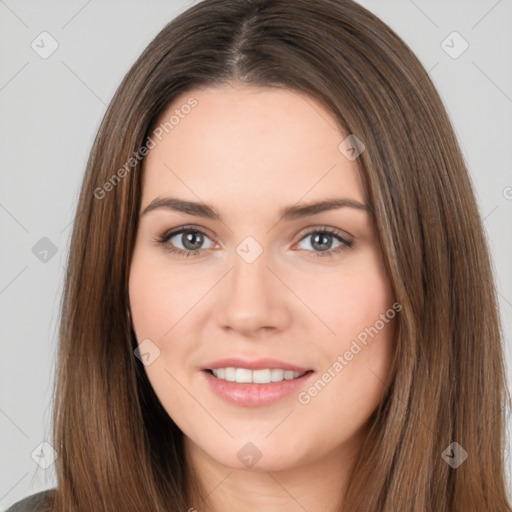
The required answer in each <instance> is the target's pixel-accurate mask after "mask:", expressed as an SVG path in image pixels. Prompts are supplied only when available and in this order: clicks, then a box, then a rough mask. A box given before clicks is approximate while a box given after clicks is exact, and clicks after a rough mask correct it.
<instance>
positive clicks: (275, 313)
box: [216, 251, 291, 337]
mask: <svg viewBox="0 0 512 512" xmlns="http://www.w3.org/2000/svg"><path fill="white" fill-rule="evenodd" d="M269 267H270V268H269ZM272 267H273V265H272V262H271V259H270V258H268V257H267V253H266V252H265V251H263V253H262V254H261V255H260V256H259V257H258V258H256V259H255V260H254V261H252V262H248V260H245V259H244V258H243V257H241V256H240V255H239V254H238V253H236V254H234V257H233V259H232V269H231V271H230V272H229V273H228V275H227V276H226V277H225V279H224V284H223V286H222V293H221V294H220V296H219V297H218V302H217V304H216V306H217V307H216V311H217V321H218V325H219V326H220V327H222V328H223V329H230V330H233V331H236V332H238V333H240V334H242V335H244V336H249V337H255V336H261V335H262V334H268V333H269V332H271V331H281V330H285V329H286V328H287V327H288V325H289V323H290V311H291V310H290V304H289V301H290V295H291V293H290V292H289V290H288V288H287V287H286V286H285V285H284V284H283V282H282V281H281V280H280V279H278V278H277V277H276V270H275V269H274V268H272Z"/></svg>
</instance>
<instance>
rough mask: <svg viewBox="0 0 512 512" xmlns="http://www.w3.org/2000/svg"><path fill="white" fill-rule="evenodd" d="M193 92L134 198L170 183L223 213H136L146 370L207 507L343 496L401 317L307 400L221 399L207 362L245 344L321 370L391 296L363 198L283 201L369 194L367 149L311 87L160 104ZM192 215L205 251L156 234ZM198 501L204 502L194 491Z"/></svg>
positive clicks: (301, 504) (135, 310) (243, 89)
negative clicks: (250, 256) (363, 159)
mask: <svg viewBox="0 0 512 512" xmlns="http://www.w3.org/2000/svg"><path fill="white" fill-rule="evenodd" d="M190 97H193V98H195V99H196V100H197V102H198V104H197V106H196V107H195V108H193V109H192V110H191V111H190V113H189V114H188V115H186V116H184V118H183V119H180V122H179V124H177V125H176V126H174V128H173V129H172V131H169V133H168V134H166V135H165V134H164V137H163V138H162V140H161V141H158V139H155V142H157V144H156V146H155V147H154V148H153V149H151V151H150V152H149V153H148V155H147V157H146V159H145V161H144V168H143V194H142V206H141V210H140V211H141V212H142V211H143V210H144V209H145V207H146V206H147V205H148V204H149V203H150V202H151V201H152V200H153V199H155V198H156V197H160V198H161V197H165V196H173V197H177V198H180V199H185V200H190V201H198V202H200V201H203V202H205V203H208V204H211V205H213V206H214V207H215V209H216V210H218V211H219V213H220V214H221V215H222V217H223V221H224V222H220V221H218V220H213V219H207V218H203V217H197V216H193V215H189V214H185V213H179V212H175V211H171V210H168V209H164V208H161V209H155V210H153V211H151V212H149V213H146V214H145V215H142V216H141V218H140V222H139V226H138V232H137V240H136V245H135V249H134V253H133V259H132V263H131V268H130V281H129V295H130V308H131V315H132V321H133V326H134V330H135V333H136V336H137V339H138V342H139V343H141V342H142V340H144V339H146V338H149V339H150V340H151V342H152V343H154V345H155V346H157V347H158V349H159V350H160V354H159V355H158V357H156V359H155V360H154V361H153V362H152V363H151V364H149V365H147V366H145V370H146V372H147V375H148V378H149V380H150V382H151V384H152V386H153V388H154V390H155V392H156V394H157V396H158V397H159V399H160V401H161V403H162V404H163V406H164V408H165V409H166V411H167V412H168V414H169V416H170V417H172V419H173V420H174V421H175V423H176V424H177V425H178V426H179V427H180V429H181V430H182V431H183V432H184V434H185V450H186V455H187V457H188V459H189V460H190V461H191V464H192V467H193V468H194V469H195V471H196V472H197V474H198V476H199V479H200V482H201V483H202V484H203V485H204V488H205V490H206V491H207V493H211V494H209V497H208V501H207V503H208V505H210V507H211V510H214V511H219V512H220V511H223V510H237V511H249V510H251V511H253V510H265V511H266V512H272V511H278V510H279V511H282V510H287V511H290V512H293V511H303V510H304V509H306V510H308V511H311V512H312V511H320V510H321V511H322V512H326V511H334V510H336V501H337V498H342V496H343V495H344V493H345V490H346V482H347V479H348V475H349V472H350V470H351V469H352V467H353V464H354V462H355V458H356V457H357V454H358V452H359V450H360V448H361V444H362V443H363V442H364V439H365V436H366V434H367V425H366V423H365V422H366V421H367V420H368V418H369V416H370V415H371V413H372V412H373V411H374V410H375V408H376V407H377V405H378V403H379V402H380V400H381V398H382V392H383V382H384V381H385V379H386V377H387V375H388V372H389V371H390V367H391V363H392V356H393V351H394V320H392V321H389V322H388V323H386V324H385V326H384V328H383V329H381V330H380V331H379V333H378V335H376V336H375V337H374V338H373V339H371V341H370V342H369V343H368V344H367V345H366V346H364V348H362V350H361V351H360V352H358V353H357V355H355V356H354V357H353V359H352V360H350V361H348V364H347V365H346V366H344V368H343V370H342V371H340V372H338V373H337V374H336V376H335V377H334V378H332V379H331V382H329V383H328V384H327V385H326V386H325V387H324V389H323V390H322V391H321V392H319V393H318V394H317V395H316V396H314V397H312V398H311V400H310V402H309V403H308V404H301V403H299V401H298V398H297V393H292V394H291V395H289V396H287V397H285V398H283V399H281V400H279V401H278V402H276V403H273V404H271V405H269V406H265V407H256V408H248V407H241V406H236V405H233V404H230V403H227V402H225V401H223V400H222V399H221V398H219V397H217V396H216V395H215V394H213V393H212V391H211V390H210V389H209V387H208V386H207V385H206V382H205V379H204V375H202V374H201V371H200V367H201V366H202V365H204V364H206V363H208V362H211V361H214V360H217V359H220V358H224V357H231V356H235V355H238V356H242V357H245V358H247V359H257V358H260V357H272V358H276V359H280V360H284V361H288V362H290V363H295V364H298V365H300V366H303V367H307V368H311V369H314V371H315V372H316V376H315V377H316V378H319V377H321V375H322V374H323V372H325V371H327V369H328V368H329V367H332V366H333V363H335V361H336V360H337V357H338V356H339V355H343V354H344V353H345V352H346V351H347V350H348V349H349V348H350V346H351V342H352V341H353V340H354V339H355V338H356V336H357V335H358V334H359V333H360V332H361V331H363V330H364V329H365V327H369V326H373V325H374V324H375V322H376V321H377V320H378V319H379V315H381V314H384V313H385V312H386V311H387V310H389V309H390V308H391V306H392V304H393V302H394V298H393V294H392V291H391V287H390V283H389V280H388V277H387V274H386V271H385V267H384V264H383V259H382V254H381V249H380V246H379V243H378V238H377V233H376V232H375V229H374V226H373V224H372V222H371V216H370V214H369V213H368V212H367V211H364V210H358V209H355V208H350V207H344V208H340V209H336V210H330V211H325V212H322V213H317V214H315V215H313V216H310V217H305V218H301V219H296V220H292V221H284V220H280V217H279V211H280V209H281V208H283V207H285V206H289V205H294V204H297V203H299V204H305V203H307V202H310V201H317V200H322V199H327V198H333V197H344V198H349V199H353V200H356V201H359V202H361V203H364V202H365V198H364V190H363V186H362V182H361V179H360V175H359V170H358V165H357V160H355V161H350V160H349V159H347V158H346V157H345V155H344V154H342V152H341V151H340V150H339V149H338V146H339V144H340V142H341V141H343V140H344V139H345V137H346V136H347V134H345V133H343V132H342V131H340V129H339V128H338V126H337V123H336V121H335V119H334V117H333V116H332V115H331V114H330V112H329V111H327V110H326V109H325V108H324V107H323V106H322V105H321V104H319V103H317V102H316V101H315V100H314V99H312V98H310V97H308V96H305V95H302V94H299V93H296V92H292V91H290V90H285V89H270V88H255V87H248V86H243V85H239V84H237V85H234V84H229V85H223V86H220V87H216V88H206V89H201V90H199V89H198V90H194V91H190V92H188V93H185V94H183V95H182V96H180V97H178V98H176V99H175V101H174V102H173V103H172V105H170V106H169V108H168V109H167V111H166V112H165V113H164V114H163V115H162V116H161V119H162V120H164V119H168V118H169V117H170V115H171V114H172V112H173V111H174V110H175V109H176V108H180V106H181V105H183V104H185V103H186V101H187V100H188V99H189V98H190ZM190 224H191V225H193V229H198V230H200V231H201V232H203V233H204V234H205V237H204V240H203V244H202V245H200V247H201V248H203V252H202V255H199V256H195V257H193V256H190V257H184V256H181V255H177V254H172V253H169V252H167V251H166V250H165V248H164V247H163V246H161V245H157V244H155V243H154V239H156V238H158V237H159V236H161V235H163V234H164V233H165V232H166V231H168V230H170V229H172V228H179V227H180V226H184V225H190ZM323 227H330V228H334V229H336V230H338V231H339V233H340V234H341V236H344V237H345V238H348V239H349V240H351V241H353V246H352V247H350V248H349V247H345V248H344V249H343V251H341V252H338V253H337V254H334V255H333V257H321V256H317V254H318V253H320V252H321V248H320V249H319V248H318V243H320V244H321V243H322V242H321V241H320V242H318V243H317V244H315V243H314V236H315V233H313V234H311V231H313V230H314V229H316V228H318V229H317V231H320V232H322V231H321V229H322V228H323ZM307 234H309V236H306V235H307ZM327 235H328V236H329V234H327ZM247 236H251V237H253V238H254V239H255V240H256V241H257V242H258V244H259V245H260V246H261V248H262V249H263V252H262V253H261V255H260V256H259V257H258V258H257V259H256V260H255V261H254V262H252V263H247V261H245V260H244V259H243V258H242V257H241V256H240V255H239V254H238V253H237V252H236V248H237V247H238V246H239V244H240V243H241V242H242V241H243V240H244V239H245V238H246V237H247ZM184 238H185V237H184V235H183V234H180V235H175V236H173V238H172V239H171V240H172V242H171V241H168V242H167V245H172V244H174V246H176V247H178V248H181V249H182V250H186V247H188V248H189V249H188V250H189V252H190V245H189V246H187V245H185V244H186V240H184ZM328 242H329V240H328ZM330 243H331V248H330V249H329V250H330V251H331V252H332V251H334V250H336V249H337V248H338V247H339V246H340V245H341V242H340V241H339V239H337V238H336V236H333V237H332V239H330ZM230 269H231V271H230ZM228 271H229V272H228ZM316 378H315V379H312V380H310V381H309V383H310V384H309V385H308V386H305V388H306V389H307V388H309V387H310V386H311V384H312V383H313V382H314V381H315V380H316ZM248 442H251V443H253V444H254V445H255V446H256V447H257V448H258V450H259V451H260V452H261V454H262V457H261V459H260V460H259V461H258V462H257V463H256V464H255V465H254V466H253V467H252V468H248V467H247V466H246V465H244V463H243V462H242V461H241V460H240V459H239V458H238V457H237V453H238V452H239V450H240V449H241V448H242V447H243V446H244V445H245V444H246V443H248ZM190 506H191V507H196V508H197V509H198V510H205V509H206V503H201V502H200V501H199V500H198V501H197V502H194V503H191V504H190Z"/></svg>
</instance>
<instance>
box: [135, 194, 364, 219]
mask: <svg viewBox="0 0 512 512" xmlns="http://www.w3.org/2000/svg"><path fill="white" fill-rule="evenodd" d="M344 207H348V208H355V209H357V210H363V211H367V212H370V211H371V209H370V207H369V206H368V205H366V204H363V203H360V202H358V201H355V200H354V199H346V198H333V199H325V200H323V201H317V202H313V203H307V204H303V205H292V206H287V207H285V208H283V209H281V211H280V218H282V220H296V219H300V218H302V217H309V216H311V215H316V214H318V213H322V212H325V211H328V210H337V209H339V208H344ZM158 209H165V210H171V211H176V212H182V213H188V214H189V215H195V216H197V217H205V218H208V219H213V220H218V221H221V222H223V220H222V217H221V215H220V214H219V213H218V212H217V210H215V208H214V207H213V206H210V205H208V204H206V203H197V202H194V201H185V200H183V199H177V198H175V197H157V198H155V199H153V201H151V203H150V204H149V205H148V206H146V208H144V210H143V211H142V213H141V214H140V216H141V217H142V216H143V215H146V214H147V213H149V212H152V211H154V210H158Z"/></svg>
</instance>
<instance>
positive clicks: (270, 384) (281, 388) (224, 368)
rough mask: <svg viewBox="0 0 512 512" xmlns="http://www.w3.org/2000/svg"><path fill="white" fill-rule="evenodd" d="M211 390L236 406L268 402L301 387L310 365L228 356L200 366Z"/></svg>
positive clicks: (306, 382) (308, 378)
mask: <svg viewBox="0 0 512 512" xmlns="http://www.w3.org/2000/svg"><path fill="white" fill-rule="evenodd" d="M201 373H202V374H203V375H204V377H205V380H206V383H207V385H208V388H209V389H210V391H212V392H213V393H214V394H215V395H216V396H217V397H219V398H221V399H222V400H224V401H225V402H227V403H229V404H231V405H236V406H238V407H264V406H268V405H271V404H273V403H275V402H277V401H279V400H281V399H283V398H285V397H290V395H292V394H293V393H294V392H299V391H300V389H301V388H304V387H305V386H306V385H307V384H308V381H309V380H310V378H311V376H312V375H313V374H314V373H315V371H314V370H313V369H308V368H304V367H301V366H297V365H292V364H289V363H285V362H284V361H278V360H276V359H259V360H257V361H248V360H243V359H240V358H228V359H222V360H220V361H216V362H212V363H209V364H208V365H205V366H204V367H202V368H201Z"/></svg>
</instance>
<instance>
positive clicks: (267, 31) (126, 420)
mask: <svg viewBox="0 0 512 512" xmlns="http://www.w3.org/2000/svg"><path fill="white" fill-rule="evenodd" d="M231 81H239V82H243V83H245V84H251V85H256V86H265V87H284V88H288V89H291V90H296V91H299V92H303V93H304V92H305V93H307V94H308V95H310V96H311V97H313V98H315V99H317V100H318V101H320V102H322V104H323V105H325V106H326V107H327V108H328V109H329V110H330V111H331V112H332V113H333V115H334V116H335V118H336V119H337V120H338V122H339V126H340V129H342V130H343V131H344V132H346V133H350V134H355V135H356V136H357V138H358V139H360V140H361V141H363V143H364V144H365V146H366V151H364V152H363V153H362V154H361V155H360V157H359V158H358V160H357V162H358V165H359V168H360V172H361V176H362V179H363V184H364V187H365V192H366V196H367V201H368V203H369V204H370V205H371V208H372V212H373V221H374V223H375V226H376V229H377V232H378V236H379V239H380V243H381V247H382V252H383V257H384V260H385V263H386V266H387V270H388V273H389V276H390V279H391V283H392V286H393V290H394V293H395V296H396V299H397V301H398V302H399V303H400V304H401V305H402V310H401V313H400V315H399V316H398V317H397V330H396V353H395V358H394V363H393V367H392V371H391V374H390V376H389V379H388V380H387V381H386V382H383V386H385V392H384V395H383V400H382V402H381V404H380V405H379V407H378V408H377V409H376V410H375V412H374V413H373V414H372V417H371V418H370V420H371V428H370V430H369V434H368V439H367V442H366V443H365V444H364V446H363V448H362V452H361V454H360V458H359V459H358V463H357V464H356V466H355V468H354V471H353V474H352V476H351V481H350V483H349V485H348V494H347V496H346V497H345V501H344V503H343V504H341V503H340V504H339V505H340V506H339V509H340V510H342V509H343V510H346V511H350V512H368V511H369V510H371V511H372V512H384V511H386V512H388V511H393V512H406V511H407V512H410V511H412V510H414V511H415V512H431V511H436V512H462V511H464V512H467V511H468V510H478V511H484V510H492V511H493V512H510V511H511V507H510V503H509V502H508V500H507V496H506V488H505V487H506V480H505V473H504V461H503V457H504V447H505V420H506V409H507V407H508V405H509V400H510V397H509V392H508V389H507V387H506V378H505V371H504V361H503V349H502V345H501V343H502V339H503V334H502V331H501V326H500V324H499V316H498V308H497V298H496V291H495V285H494V281H493V275H492V268H491V265H490V259H489V254H488V249H487V246H486V239H485V236H484V231H483V228H482V221H481V219H480V216H479V212H478V210H477V206H476V202H475V197H474V193H473V190H472V186H471V182H470V179H469V177H468V172H467V169H466V165H465V162H464V159H463V156H462V154H461V151H460V148H459V145H458V142H457V140H456V137H455V135H454V132H453V129H452V126H451V123H450V121H449V119H448V117H447V114H446V111H445V109H444V106H443V104H442V101H441V99H440V97H439V95H438V93H437V92H436V90H435V87H434V86H433V84H432V82H431V80H430V78H429V76H428V74H427V72H426V71H425V70H424V68H423V67H422V65H421V64H420V62H419V61H418V59H417V58H416V57H415V55H414V54H413V53H412V52H411V50H410V49H409V48H408V46H407V45H406V44H405V43H404V42H403V41H402V40H401V39H400V38H399V37H398V36H397V35H396V34H395V33H394V32H393V31H392V30H391V29H390V28H389V27H388V26H386V25H385V24H384V23H383V22H382V21H380V20H379V19H378V18H377V17H376V16H374V15H373V14H372V13H370V12H369V11H367V10H366V9H364V8H363V7H361V6H360V5H359V4H357V3H355V2H353V1H351V0H315V1H311V0H293V1H289V0H206V1H203V2H200V3H198V4H196V5H193V6H192V7H190V8H189V9H188V10H186V11H185V12H183V13H182V14H181V15H179V16H178V17H177V18H175V19H174V20H173V21H171V22H170V23H169V24H168V25H167V26H165V27H164V29H163V30H162V31H161V32H160V33H159V34H158V35H157V36H156V38H155V39H154V40H153V41H152V42H151V43H150V44H149V46H148V47H147V48H146V50H145V51H144V52H143V53H142V55H141V56H140V57H139V59H138V60H137V61H136V62H135V64H134V65H133V67H132V68H131V69H130V70H129V72H128V73H127V75H126V76H125V78H124V80H123V81H122V83H121V85H120V86H119V88H118V90H117V92H116V94H115V96H114V98H113V100H112V102H111V103H110V105H109V107H108V109H107V112H106V114H105V117H104V119H103V122H102V124H101V127H100V129H99V132H98V134H97V136H96V139H95V141H94V144H93V147H92V150H91V154H90V158H89V160H88V164H87V169H86V173H85V177H84V180H83V185H82V189H81V194H80V198H79V203H78V207H77V211H76V219H75V223H74V228H73V234H72V240H71V247H70V253H69V259H68V274H67V279H66V283H65V289H64V294H63V299H62V306H61V308H62V312H61V326H60V346H59V354H58V369H57V372H56V379H57V381H56V395H55V408H54V446H55V448H56V450H57V451H58V454H59V457H58V459H57V461H56V468H57V476H58V490H57V492H56V493H55V500H54V503H53V508H54V510H55V511H58V512H79V511H86V512H90V511H91V510H94V511H109V512H112V511H120V512H121V511H122V512H129V511H150V510H151V511H162V512H163V511H178V510H188V509H189V508H191V507H192V506H194V504H195V505H196V506H198V507H199V504H198V503H197V502H196V503H192V502H191V501H190V497H189V496H188V495H187V492H186V489H187V488H188V485H189V484H190V475H191V471H190V468H188V466H187V461H186V460H185V457H184V452H183V445H182V440H183V439H182V436H183V434H182V432H181V431H180V429H179V428H178V427H177V426H176V425H175V423H174V422H173V421H172V419H171V418H170V417H169V415H168V414H167V413H166V412H165V410H164V409H163V407H162V406H161V404H160V402H159V401H158V399H157V397H156V395H155V393H154V391H153V389H152V387H151V385H150V383H149V381H148V379H147V377H146V374H145V371H144V367H143V365H142V363H141V362H140V361H139V360H138V359H137V358H136V357H135V356H134V353H133V351H134V349H135V348H136V347H137V341H136V339H135V334H134V332H133V330H132V328H131V325H130V322H129V318H128V317H127V310H128V308H129V297H128V275H129V268H130V261H131V255H132V251H133V248H134V243H135V235H136V231H137V218H138V212H139V208H140V200H141V183H142V181H141V169H142V165H141V163H142V158H140V152H141V148H143V147H144V146H146V145H147V143H148V137H149V136H150V135H151V133H152V129H153V128H154V125H155V121H156V120H157V119H158V118H159V115H160V114H161V113H162V112H163V110H164V109H165V108H166V107H167V106H168V105H169V103H170V102H172V101H173V99H174V98H175V97H177V96H178V95H180V94H182V93H184V92H187V91H191V90H193V89H195V88H201V87H208V86H209V85H219V84H224V83H227V82H231ZM340 142H341V141H340ZM121 169H124V171H122V170H121ZM454 442H457V443H458V444H459V445H460V446H461V447H462V448H463V449H464V450H465V452H467V454H468V457H467V459H466V460H465V461H464V462H463V463H462V464H460V465H459V466H458V467H456V468H455V467H453V465H451V464H449V463H448V462H447V457H446V456H443V454H445V453H446V450H447V449H448V453H449V455H450V456H453V455H454V451H451V452H450V450H454V448H453V446H452V443H454ZM455 450H459V448H458V447H455ZM457 453H463V452H457ZM342 505H343V507H342Z"/></svg>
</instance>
